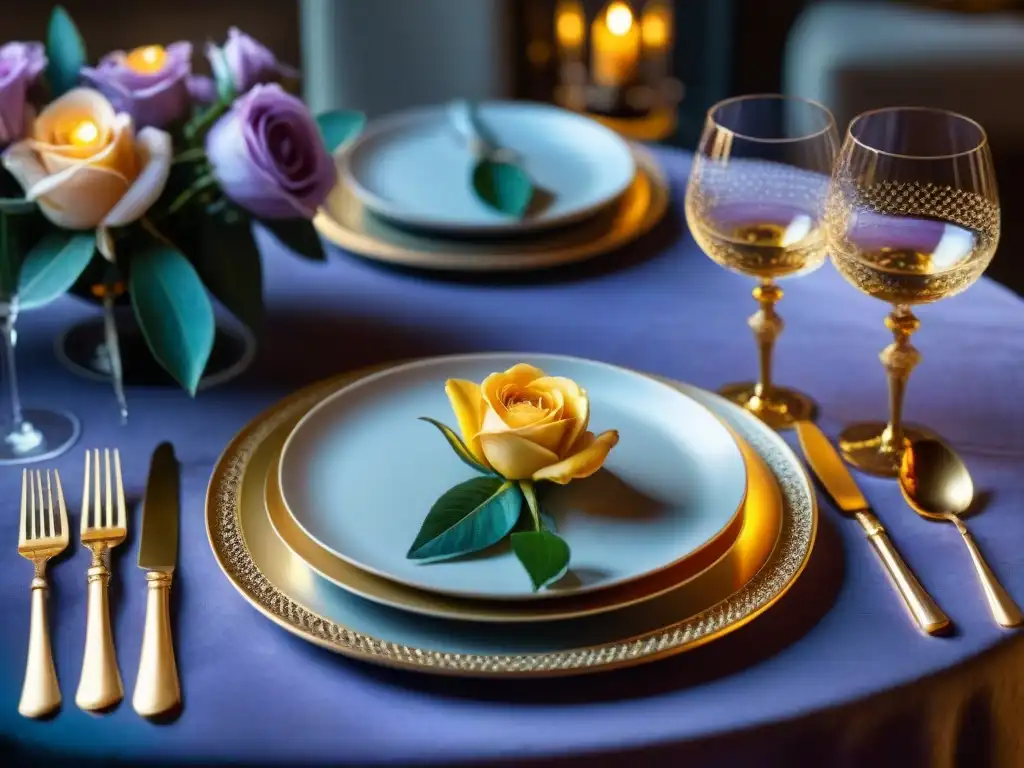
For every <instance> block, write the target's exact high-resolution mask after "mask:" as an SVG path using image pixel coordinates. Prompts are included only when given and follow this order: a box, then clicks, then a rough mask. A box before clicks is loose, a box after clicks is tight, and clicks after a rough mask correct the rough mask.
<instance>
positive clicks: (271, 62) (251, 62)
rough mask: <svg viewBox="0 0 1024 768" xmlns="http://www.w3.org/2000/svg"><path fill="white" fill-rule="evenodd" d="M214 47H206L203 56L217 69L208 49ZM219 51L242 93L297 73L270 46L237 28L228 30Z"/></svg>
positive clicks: (211, 53) (232, 80)
mask: <svg viewBox="0 0 1024 768" xmlns="http://www.w3.org/2000/svg"><path fill="white" fill-rule="evenodd" d="M214 48H215V46H212V45H211V46H209V47H208V48H207V54H206V55H207V58H209V59H210V60H211V63H212V64H213V67H214V71H216V68H217V63H216V61H215V51H214V50H211V49H214ZM220 52H221V53H222V54H223V55H224V63H225V64H226V65H227V69H228V74H229V75H230V76H231V82H232V83H234V86H235V90H236V91H237V92H238V93H245V92H246V91H248V90H250V89H251V88H252V87H253V86H254V85H259V84H260V83H275V82H277V81H278V80H280V79H281V78H283V77H295V76H296V75H298V72H297V71H296V70H295V69H293V68H292V67H289V66H287V65H285V64H282V63H281V62H279V61H278V60H277V57H276V56H274V54H273V53H272V52H271V50H270V49H269V48H267V47H266V46H265V45H263V44H262V43H260V42H259V41H258V40H256V39H255V38H252V37H250V36H249V35H247V34H245V32H242V31H241V30H240V29H238V27H231V29H229V30H228V39H227V42H226V43H224V47H223V48H221V49H220Z"/></svg>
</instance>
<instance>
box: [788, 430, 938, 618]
mask: <svg viewBox="0 0 1024 768" xmlns="http://www.w3.org/2000/svg"><path fill="white" fill-rule="evenodd" d="M796 433H797V436H798V437H799V438H800V447H801V448H803V451H804V455H805V456H806V457H807V462H808V463H809V464H810V465H811V469H813V470H814V474H816V475H817V476H818V479H819V480H821V483H822V485H824V486H825V489H826V490H827V491H828V492H829V494H830V495H831V496H832V498H833V500H834V501H835V503H836V506H838V507H839V509H841V510H842V511H843V513H844V514H846V515H849V516H851V517H853V518H854V519H855V520H856V521H857V522H858V523H860V526H861V528H863V529H864V532H865V533H866V534H867V535H868V540H869V541H870V542H871V544H872V545H873V546H874V548H875V551H876V552H877V553H878V556H879V557H880V558H881V560H882V563H883V564H884V565H885V567H886V570H888V571H889V575H890V576H891V577H892V580H893V583H894V584H895V585H896V588H897V589H899V591H900V594H901V595H902V596H903V600H904V602H905V603H906V604H907V608H908V609H909V610H910V613H911V615H912V616H913V617H914V620H915V621H916V622H917V626H918V627H920V629H921V631H922V632H925V633H927V634H929V635H934V634H939V633H941V632H942V631H943V630H945V629H946V628H947V627H949V624H950V622H949V617H948V616H946V614H945V613H944V612H943V611H942V609H941V608H940V607H939V606H938V604H937V603H936V602H935V601H934V600H933V599H932V597H931V595H929V594H928V593H927V592H926V591H925V589H924V587H922V586H921V583H920V582H919V581H918V580H917V578H916V577H915V576H914V574H913V573H912V572H911V570H910V568H908V567H907V564H906V563H905V562H903V558H902V557H900V555H899V552H897V551H896V547H895V546H893V543H892V541H891V540H890V539H889V536H888V534H886V532H885V526H883V525H882V523H881V521H880V520H879V519H878V518H877V517H876V516H875V513H874V512H872V511H871V505H869V504H868V502H867V499H865V498H864V495H863V494H862V493H861V492H860V489H859V488H858V487H857V483H856V482H855V481H854V479H853V477H852V476H851V475H850V471H849V470H848V469H847V468H846V465H845V464H843V460H842V459H841V458H840V457H839V453H838V452H837V451H836V449H835V448H834V447H833V446H832V443H830V442H829V440H828V438H827V437H825V435H824V434H823V433H822V431H821V430H820V429H818V427H817V426H815V425H814V424H812V423H811V422H809V421H801V422H798V423H797V425H796Z"/></svg>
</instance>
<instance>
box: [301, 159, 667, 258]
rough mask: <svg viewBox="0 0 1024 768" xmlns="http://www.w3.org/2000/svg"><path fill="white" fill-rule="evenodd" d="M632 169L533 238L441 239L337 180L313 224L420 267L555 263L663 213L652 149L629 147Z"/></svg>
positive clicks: (609, 245) (347, 243)
mask: <svg viewBox="0 0 1024 768" xmlns="http://www.w3.org/2000/svg"><path fill="white" fill-rule="evenodd" d="M632 151H633V156H634V159H635V160H636V165H637V173H636V178H635V179H634V180H633V183H632V184H631V185H630V187H629V188H628V189H627V190H626V192H625V193H624V194H623V195H622V197H621V198H619V199H618V200H617V201H616V202H614V203H612V205H611V206H610V207H609V208H608V209H606V210H604V211H601V212H599V213H598V214H596V215H594V216H593V217H591V218H589V219H587V220H586V221H584V222H582V223H580V224H576V225H573V226H570V227H566V228H563V229H560V230H555V231H553V232H548V233H545V234H543V235H539V236H535V237H515V238H505V239H492V240H460V239H442V238H438V237H436V236H430V235H429V234H420V233H416V232H414V231H411V230H405V229H401V228H399V227H396V226H392V225H390V224H388V223H387V222H385V221H383V220H382V219H378V218H377V217H376V216H374V215H373V214H372V213H370V212H369V211H368V210H367V209H366V208H365V206H364V205H363V203H362V201H360V200H359V198H358V197H357V196H356V194H355V193H354V192H353V191H352V190H351V189H350V188H348V187H347V186H346V185H345V184H344V182H339V184H338V186H337V187H335V188H334V190H333V191H332V192H331V194H330V195H329V196H328V198H327V200H326V201H325V203H324V205H323V208H322V209H321V210H320V212H319V213H318V214H317V216H316V218H315V219H314V220H313V223H314V224H315V225H316V228H317V229H318V230H319V231H320V234H322V235H323V236H324V237H325V238H327V239H328V240H329V241H330V242H332V243H334V244H335V245H337V246H339V247H341V248H344V249H345V250H348V251H352V252H353V253H357V254H359V255H360V256H364V257H366V258H368V259H374V260H376V261H383V262H387V263H390V264H395V265H399V266H404V267H414V268H418V269H432V270H451V271H459V272H513V271H520V270H531V269H543V268H549V267H557V266H562V265H565V264H571V263H573V262H578V261H583V260H586V259H590V258H594V257H596V256H600V255H602V254H605V253H610V252H612V251H614V250H615V249H617V248H620V247H622V246H623V245H626V244H627V243H629V242H631V241H633V240H635V239H637V238H638V237H640V236H641V235H643V234H645V233H647V232H649V231H650V230H651V229H652V228H653V227H654V225H655V224H657V223H658V222H659V221H660V220H661V218H662V217H663V216H664V215H665V211H666V210H667V209H668V202H669V186H668V181H667V180H666V178H665V175H664V173H663V172H662V170H661V169H660V168H659V166H658V163H657V161H656V160H655V159H654V157H653V155H651V154H650V152H648V151H646V150H644V149H642V148H640V147H638V146H635V145H634V146H632Z"/></svg>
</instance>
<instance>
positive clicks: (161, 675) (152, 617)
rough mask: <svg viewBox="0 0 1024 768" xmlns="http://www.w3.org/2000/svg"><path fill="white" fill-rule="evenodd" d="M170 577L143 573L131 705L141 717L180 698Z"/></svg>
mask: <svg viewBox="0 0 1024 768" xmlns="http://www.w3.org/2000/svg"><path fill="white" fill-rule="evenodd" d="M171 579H172V576H171V574H169V573H161V572H158V571H150V572H149V573H147V574H146V583H147V590H146V627H145V629H144V630H143V633H142V656H141V657H140V659H139V676H138V678H136V680H135V694H134V695H133V696H132V706H134V707H135V711H136V712H138V713H139V714H140V715H142V716H143V717H151V716H153V715H159V714H161V713H163V712H167V711H169V710H171V709H173V708H174V707H175V706H177V705H178V702H179V701H180V700H181V689H180V686H179V684H178V667H177V665H176V664H175V661H174V642H173V640H172V639H171V601H170V596H171Z"/></svg>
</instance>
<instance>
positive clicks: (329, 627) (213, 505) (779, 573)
mask: <svg viewBox="0 0 1024 768" xmlns="http://www.w3.org/2000/svg"><path fill="white" fill-rule="evenodd" d="M383 367H390V366H378V367H376V368H374V369H363V370H360V371H355V372H351V373H348V374H343V375H341V376H337V377H333V378H331V379H327V380H324V381H321V382H318V383H316V384H313V385H310V386H308V387H306V388H304V389H302V390H300V391H299V392H296V393H294V394H292V395H290V396H288V397H286V398H285V399H283V400H281V401H279V402H278V403H276V404H275V405H273V406H271V407H270V408H268V409H267V410H265V411H264V412H263V413H261V414H259V415H258V416H257V417H256V418H255V419H253V420H252V421H250V422H249V423H248V424H247V425H246V426H245V427H244V428H243V429H242V430H241V431H240V432H239V433H238V434H237V435H236V436H235V437H234V438H233V439H232V440H231V442H230V443H229V444H228V446H227V448H225V450H224V452H223V453H222V454H221V456H220V458H219V459H218V461H217V463H216V465H215V467H214V471H213V474H212V476H211V478H210V485H209V487H208V490H207V497H206V531H207V537H208V539H209V542H210V546H211V548H212V550H213V554H214V558H215V559H216V561H217V563H218V565H219V566H220V568H221V570H222V571H223V572H224V574H225V576H227V578H228V581H229V582H231V584H232V585H233V586H234V587H235V588H236V589H237V590H238V591H239V592H240V593H241V595H242V596H243V598H245V600H246V601H247V602H249V603H250V604H251V605H252V606H253V607H254V608H256V610H258V611H259V612H260V613H262V614H263V615H264V616H265V617H267V618H268V619H270V620H271V621H273V622H274V623H275V624H277V625H279V626H281V627H282V628H284V629H286V630H288V631H289V632H291V633H292V634H295V635H297V636H299V637H301V638H303V639H304V640H306V641H308V642H311V643H313V644H315V645H319V646H321V647H323V648H326V649H328V650H330V651H334V652H336V653H340V654H342V655H344V656H348V657H350V658H354V659H358V660H360V661H365V662H369V663H373V664H377V665H381V666H386V667H392V668H398V669H405V670H410V671H418V672H426V673H430V674H437V675H451V676H461V677H517V678H518V677H555V676H564V675H575V674H586V673H594V672H601V671H610V670H613V669H620V668H624V667H629V666H635V665H638V664H643V663H646V662H650V661H655V660H657V659H662V658H666V657H669V656H674V655H676V654H678V653H682V652H684V651H687V650H691V649H693V648H697V647H699V646H701V645H704V644H706V643H709V642H711V641H713V640H715V639H717V638H720V637H723V636H724V635H726V634H728V633H730V632H733V631H735V630H737V629H739V628H740V627H742V626H744V625H746V624H748V623H750V622H751V621H753V620H754V619H755V618H756V617H757V616H759V615H761V614H762V613H764V612H765V611H767V610H768V609H769V608H771V607H772V606H773V605H775V603H777V602H778V601H779V600H780V599H781V598H782V596H783V595H784V594H785V593H786V592H787V591H788V590H789V588H790V587H791V586H792V584H793V583H795V581H796V579H797V578H798V577H799V576H800V574H801V573H802V572H803V571H804V569H805V567H806V565H807V561H808V559H809V557H810V553H811V550H812V548H813V544H814V540H815V536H816V534H817V522H818V512H817V502H816V499H815V495H814V492H813V486H812V485H811V481H810V478H809V476H808V475H807V472H806V470H805V469H804V467H803V465H802V464H801V463H800V461H799V459H798V458H797V457H796V456H795V454H794V453H793V451H792V449H790V448H789V447H788V446H787V445H786V444H785V442H784V441H783V440H782V439H781V438H780V437H779V436H778V435H776V434H775V433H773V432H771V430H770V429H769V428H768V427H766V426H764V425H763V424H761V423H760V422H759V421H757V419H756V418H755V417H753V416H751V415H749V414H747V413H746V412H744V411H742V410H741V409H739V408H738V407H737V406H734V405H732V404H730V403H728V402H726V401H724V400H721V399H720V398H717V396H715V395H711V396H712V397H715V398H716V400H717V401H718V404H719V405H720V406H721V407H722V408H724V409H725V410H726V411H727V413H729V414H731V415H732V416H733V417H734V418H735V419H736V420H738V421H740V422H741V423H742V424H743V427H740V428H739V429H738V431H740V432H741V436H742V437H743V439H744V440H746V441H747V442H748V443H749V444H750V445H751V446H752V447H753V448H754V449H755V451H756V452H757V453H758V455H760V456H761V458H762V459H763V460H764V462H765V464H767V465H768V467H769V469H770V470H771V471H772V474H774V475H775V478H776V481H777V482H778V483H779V487H780V490H781V491H782V497H783V507H784V512H783V522H782V528H781V530H780V532H779V536H778V540H777V541H776V544H775V547H774V549H773V550H772V552H771V554H770V555H769V557H768V560H767V562H766V563H765V564H764V566H762V568H761V569H760V570H759V571H758V572H757V573H756V574H755V575H754V577H753V578H751V579H750V580H749V581H748V582H747V583H746V584H744V585H743V586H742V587H740V589H738V590H737V591H736V592H735V593H734V594H733V595H731V596H730V597H728V598H726V599H725V600H722V601H720V602H718V603H717V604H715V605H713V606H711V607H710V608H708V609H706V610H704V611H702V612H700V613H698V614H696V615H694V616H687V617H685V618H682V619H680V620H679V621H676V622H673V623H670V624H668V625H667V626H665V627H662V628H660V629H656V630H653V631H650V632H647V633H645V634H643V635H639V636H633V637H626V638H622V639H621V640H616V641H612V642H607V643H602V644H599V645H594V646H587V647H580V648H574V649H571V650H561V651H552V652H542V653H522V654H514V655H509V654H502V655H497V654H495V655H482V654H466V653H454V652H442V651H435V650H431V649H427V648H417V647H413V646H409V645H403V644H400V643H393V642H390V641H386V640H382V639H380V638H377V637H373V636H370V635H367V634H365V633H362V632H357V631H355V630H352V629H349V628H348V627H345V626H343V625H341V624H338V623H336V622H333V621H331V620H329V619H327V618H325V617H323V616H320V615H318V614H316V613H314V612H312V611H310V610H308V609H307V608H305V607H304V606H302V605H300V604H299V603H297V602H296V601H294V600H292V599H291V598H290V597H289V596H288V595H287V594H285V593H284V592H283V591H282V590H280V589H279V588H278V587H276V586H275V585H274V584H272V583H271V582H270V581H269V579H267V577H266V576H265V575H264V574H263V573H262V572H261V571H260V570H259V568H258V567H257V566H256V564H255V562H254V561H253V558H252V553H251V551H250V550H249V548H248V545H247V543H246V541H245V537H244V535H243V531H242V528H241V525H240V522H239V515H240V509H239V504H238V502H239V499H240V491H241V487H242V482H243V479H244V476H245V469H246V466H247V464H248V462H249V460H250V458H251V457H252V455H253V454H254V453H255V452H256V449H257V448H258V447H259V445H260V444H261V443H262V442H263V440H264V439H266V438H267V437H268V436H270V435H271V434H272V433H273V432H274V430H275V429H277V428H279V427H280V426H281V425H282V424H283V423H284V422H285V421H286V420H287V419H289V418H294V417H295V415H296V414H298V413H300V412H302V410H303V409H309V408H311V407H312V406H313V405H314V404H315V403H317V402H318V401H319V400H320V399H322V398H323V397H325V396H326V395H327V394H329V393H330V392H332V391H334V390H335V389H337V388H338V387H340V386H344V385H345V384H347V383H349V382H351V381H353V380H355V379H357V378H359V377H361V376H365V375H367V374H369V373H371V372H373V370H379V369H380V368H383ZM657 378H660V377H657ZM662 380H663V381H669V380H666V379H662ZM669 383H672V382H669ZM705 394H708V395H710V393H705Z"/></svg>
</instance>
